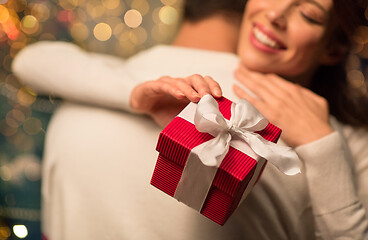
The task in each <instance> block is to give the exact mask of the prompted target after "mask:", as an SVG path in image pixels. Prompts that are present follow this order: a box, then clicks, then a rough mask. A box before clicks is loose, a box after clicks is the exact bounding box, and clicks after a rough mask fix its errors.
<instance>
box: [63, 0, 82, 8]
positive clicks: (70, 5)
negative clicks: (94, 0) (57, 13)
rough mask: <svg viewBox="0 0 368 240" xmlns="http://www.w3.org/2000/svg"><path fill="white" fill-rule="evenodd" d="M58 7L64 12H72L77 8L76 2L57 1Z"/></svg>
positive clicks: (68, 0) (74, 0)
mask: <svg viewBox="0 0 368 240" xmlns="http://www.w3.org/2000/svg"><path fill="white" fill-rule="evenodd" d="M59 5H60V6H61V7H62V8H64V9H65V10H73V9H74V8H75V7H77V6H78V0H59Z"/></svg>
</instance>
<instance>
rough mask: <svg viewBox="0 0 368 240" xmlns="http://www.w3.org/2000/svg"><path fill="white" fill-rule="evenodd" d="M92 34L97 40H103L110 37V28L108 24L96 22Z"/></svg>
mask: <svg viewBox="0 0 368 240" xmlns="http://www.w3.org/2000/svg"><path fill="white" fill-rule="evenodd" d="M93 34H94V36H95V38H96V39H97V40H99V41H102V42H104V41H107V40H109V39H110V37H111V35H112V29H111V27H110V26H109V24H106V23H98V24H97V25H96V26H95V28H94V29H93Z"/></svg>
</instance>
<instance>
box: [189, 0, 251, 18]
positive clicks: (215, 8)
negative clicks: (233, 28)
mask: <svg viewBox="0 0 368 240" xmlns="http://www.w3.org/2000/svg"><path fill="white" fill-rule="evenodd" d="M246 2H247V1H246V0H204V1H200V0H185V3H184V20H188V21H192V22H196V21H200V20H203V19H205V18H208V17H210V16H212V15H216V14H221V15H223V16H225V17H229V18H234V17H242V15H243V13H244V9H245V4H246Z"/></svg>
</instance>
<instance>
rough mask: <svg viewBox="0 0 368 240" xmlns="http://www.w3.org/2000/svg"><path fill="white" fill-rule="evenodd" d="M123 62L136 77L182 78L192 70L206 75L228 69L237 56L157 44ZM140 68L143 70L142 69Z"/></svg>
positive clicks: (236, 61)
mask: <svg viewBox="0 0 368 240" xmlns="http://www.w3.org/2000/svg"><path fill="white" fill-rule="evenodd" d="M126 63H127V68H128V69H129V70H130V71H131V72H132V73H133V74H134V75H138V77H139V76H141V77H144V76H146V75H154V76H158V77H159V76H162V75H172V76H176V77H184V76H187V75H190V74H194V73H198V74H207V73H208V72H209V71H211V72H212V71H215V70H217V71H218V70H221V71H225V70H227V71H230V70H232V69H234V68H235V67H236V64H237V63H238V57H237V56H236V55H235V54H232V53H224V52H216V51H208V50H202V49H195V48H185V47H178V46H169V45H159V46H155V47H152V48H150V49H147V50H144V51H142V52H140V53H138V54H137V55H135V56H133V57H131V58H130V59H128V60H127V62H126ZM143 69H144V71H145V72H142V70H143Z"/></svg>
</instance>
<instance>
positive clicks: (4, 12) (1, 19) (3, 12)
mask: <svg viewBox="0 0 368 240" xmlns="http://www.w3.org/2000/svg"><path fill="white" fill-rule="evenodd" d="M9 17H10V14H9V11H8V9H7V8H6V7H4V6H1V5H0V23H6V22H7V21H8V20H9Z"/></svg>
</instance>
